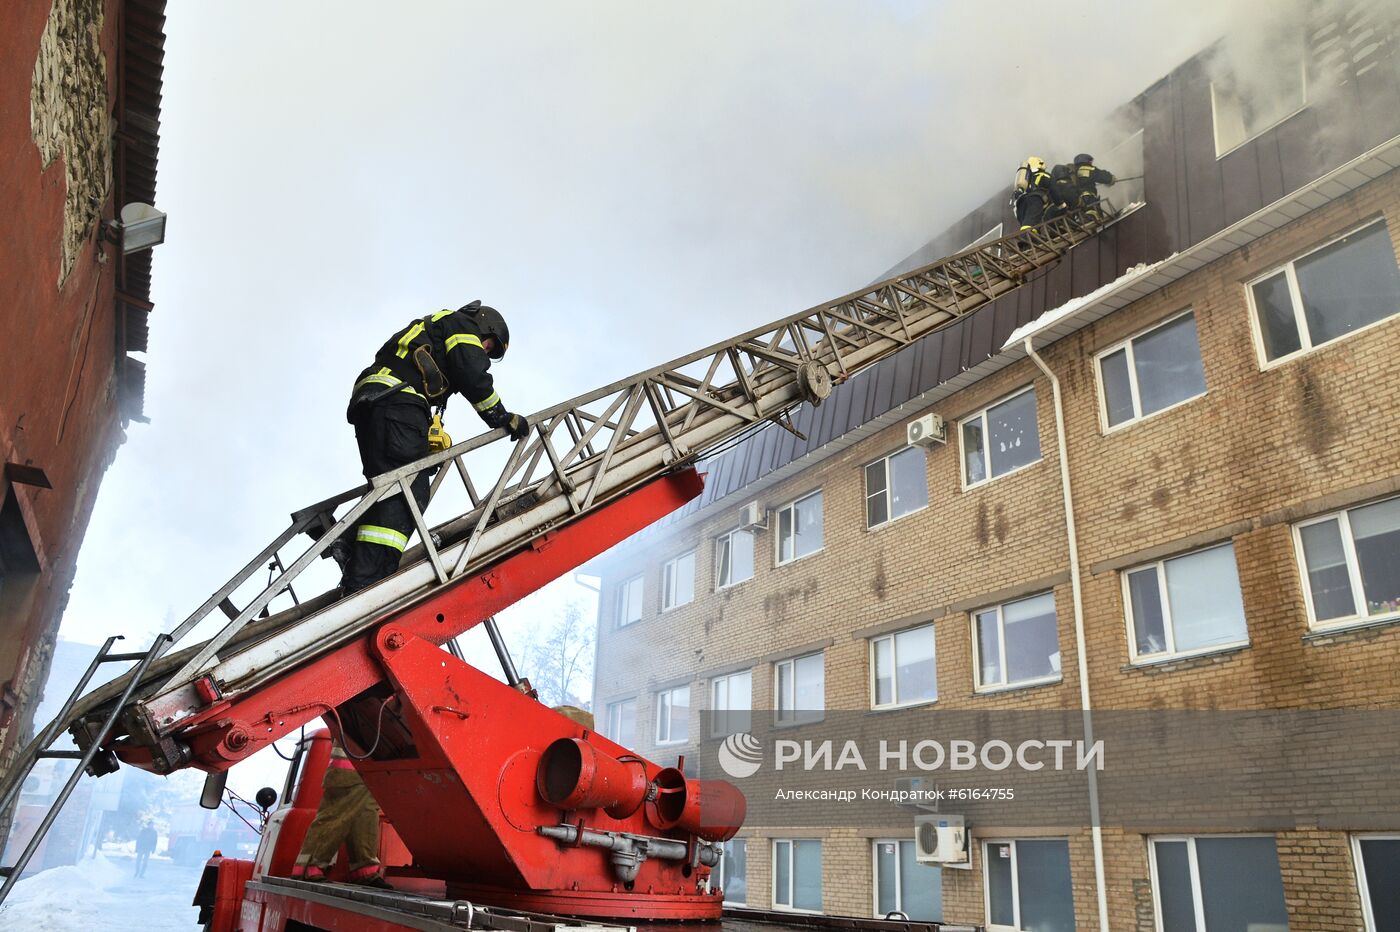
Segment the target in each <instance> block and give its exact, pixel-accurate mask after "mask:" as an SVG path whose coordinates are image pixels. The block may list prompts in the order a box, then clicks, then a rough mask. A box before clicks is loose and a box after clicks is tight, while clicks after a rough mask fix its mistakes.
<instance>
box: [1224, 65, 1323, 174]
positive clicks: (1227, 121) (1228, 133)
mask: <svg viewBox="0 0 1400 932" xmlns="http://www.w3.org/2000/svg"><path fill="white" fill-rule="evenodd" d="M1273 54H1274V56H1275V62H1274V63H1271V64H1272V65H1273V67H1268V68H1262V69H1259V71H1258V73H1257V75H1252V76H1250V77H1251V78H1252V80H1249V81H1246V80H1245V79H1244V76H1236V77H1227V78H1222V79H1221V80H1218V81H1212V82H1211V83H1210V106H1211V115H1212V117H1213V119H1214V122H1215V157H1216V158H1220V157H1221V156H1223V155H1225V154H1227V153H1229V152H1231V151H1233V150H1235V149H1238V148H1239V147H1240V146H1242V145H1244V144H1245V143H1246V142H1248V141H1249V140H1251V139H1253V138H1254V137H1255V136H1258V135H1260V134H1262V133H1263V132H1265V131H1266V130H1269V129H1272V128H1273V127H1275V126H1277V125H1278V124H1280V123H1282V122H1283V121H1284V120H1286V119H1288V118H1289V117H1291V116H1292V115H1293V114H1295V113H1297V112H1298V111H1299V110H1302V109H1303V107H1304V106H1305V105H1306V104H1307V102H1308V100H1307V97H1308V92H1307V73H1306V69H1305V68H1304V65H1303V60H1302V48H1301V43H1300V45H1299V47H1297V48H1294V49H1284V50H1278V49H1275V50H1273Z"/></svg>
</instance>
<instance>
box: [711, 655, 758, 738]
mask: <svg viewBox="0 0 1400 932" xmlns="http://www.w3.org/2000/svg"><path fill="white" fill-rule="evenodd" d="M736 676H747V677H748V678H749V707H748V708H747V709H736V708H734V707H733V706H730V705H726V706H725V708H723V709H721V708H720V707H719V701H718V700H717V699H716V695H715V694H716V692H717V691H718V689H719V685H720V684H721V683H723V684H725V685H726V687H728V684H729V681H730V680H732V679H733V678H734V677H736ZM732 692H733V690H732V688H729V689H726V695H729V694H732ZM728 701H729V700H728V699H726V702H728ZM727 712H747V713H749V716H750V721H752V716H753V667H749V668H748V669H745V670H731V671H730V672H728V673H722V674H720V675H718V676H712V677H710V737H712V738H723V737H725V736H726V735H728V734H730V732H729V731H727V730H725V729H722V728H719V727H718V718H719V716H720V715H723V714H725V713H727Z"/></svg>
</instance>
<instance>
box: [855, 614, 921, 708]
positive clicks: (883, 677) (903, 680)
mask: <svg viewBox="0 0 1400 932" xmlns="http://www.w3.org/2000/svg"><path fill="white" fill-rule="evenodd" d="M933 653H934V652H933V625H923V626H921V627H918V628H910V629H909V630H908V631H899V632H897V633H895V634H888V635H885V636H884V637H878V638H872V639H871V641H870V658H871V659H870V671H871V677H870V679H871V684H870V701H871V705H872V706H873V707H874V708H877V709H886V708H892V707H894V706H903V705H913V704H914V703H916V702H932V701H933V700H935V699H937V698H938V671H937V669H936V668H935V666H934V656H933Z"/></svg>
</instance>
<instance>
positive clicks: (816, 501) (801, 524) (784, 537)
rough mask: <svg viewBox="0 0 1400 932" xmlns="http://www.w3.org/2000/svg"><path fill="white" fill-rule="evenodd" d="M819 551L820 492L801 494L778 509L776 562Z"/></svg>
mask: <svg viewBox="0 0 1400 932" xmlns="http://www.w3.org/2000/svg"><path fill="white" fill-rule="evenodd" d="M820 549H822V493H821V491H820V490H818V491H816V492H813V493H812V494H811V495H804V496H803V497H802V498H799V499H798V500H797V501H795V502H793V503H792V504H790V505H784V506H783V507H782V508H779V509H778V563H779V564H782V563H790V562H792V561H793V560H796V559H799V558H801V557H805V556H807V555H808V554H812V553H816V552H817V551H818V550H820Z"/></svg>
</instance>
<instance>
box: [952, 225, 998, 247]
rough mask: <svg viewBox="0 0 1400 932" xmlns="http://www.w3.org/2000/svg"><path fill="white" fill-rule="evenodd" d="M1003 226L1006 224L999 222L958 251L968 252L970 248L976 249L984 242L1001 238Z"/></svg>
mask: <svg viewBox="0 0 1400 932" xmlns="http://www.w3.org/2000/svg"><path fill="white" fill-rule="evenodd" d="M1003 226H1004V225H1003V224H1000V223H998V224H997V225H996V226H994V227H992V228H991V229H990V230H988V231H987V232H986V233H983V234H982V235H981V236H979V237H977V238H976V239H975V240H973V241H972V242H970V243H968V244H967V245H966V246H964V247H963V248H962V249H959V250H958V252H967V251H968V250H969V249H976V248H977V247H978V246H981V245H982V244H983V243H990V242H992V241H993V240H998V239H1001V237H1002V230H1003Z"/></svg>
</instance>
